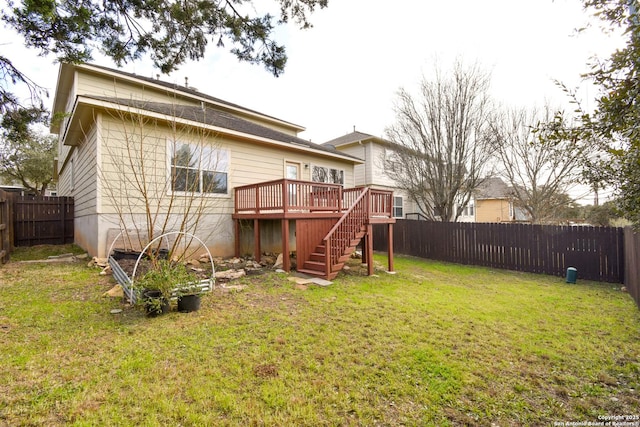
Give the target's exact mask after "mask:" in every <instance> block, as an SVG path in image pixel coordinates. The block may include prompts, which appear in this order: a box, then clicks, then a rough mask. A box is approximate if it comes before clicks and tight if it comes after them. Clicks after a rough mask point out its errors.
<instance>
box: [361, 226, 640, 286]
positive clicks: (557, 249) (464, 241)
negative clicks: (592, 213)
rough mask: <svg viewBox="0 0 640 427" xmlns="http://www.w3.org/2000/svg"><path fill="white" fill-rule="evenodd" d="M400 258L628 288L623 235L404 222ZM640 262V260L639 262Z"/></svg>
mask: <svg viewBox="0 0 640 427" xmlns="http://www.w3.org/2000/svg"><path fill="white" fill-rule="evenodd" d="M386 233H387V230H386V227H375V228H374V239H373V241H374V243H375V245H376V247H375V249H376V250H380V251H386V250H387V248H386V245H387V239H386ZM393 237H394V239H393V245H394V252H396V253H402V254H406V255H413V256H417V257H421V258H429V259H435V260H440V261H450V262H455V263H459V264H470V265H481V266H486V267H493V268H501V269H507V270H516V271H525V272H531V273H541V274H550V275H555V276H561V277H562V276H564V275H565V274H566V269H567V268H568V267H575V268H576V269H577V270H578V277H579V278H582V279H586V280H597V281H603V282H613V283H623V280H624V265H625V258H624V244H623V241H624V235H623V229H621V228H613V227H584V226H579V227H570V226H547V225H530V224H486V223H442V222H430V221H412V220H398V221H397V222H396V225H395V227H394V233H393ZM636 259H637V258H636Z"/></svg>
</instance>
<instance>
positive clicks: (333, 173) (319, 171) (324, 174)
mask: <svg viewBox="0 0 640 427" xmlns="http://www.w3.org/2000/svg"><path fill="white" fill-rule="evenodd" d="M311 180H312V181H313V182H326V183H329V184H340V185H344V170H342V169H331V168H325V167H322V166H314V167H313V171H312V173H311Z"/></svg>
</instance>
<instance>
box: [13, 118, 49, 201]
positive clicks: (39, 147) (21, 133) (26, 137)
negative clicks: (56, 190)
mask: <svg viewBox="0 0 640 427" xmlns="http://www.w3.org/2000/svg"><path fill="white" fill-rule="evenodd" d="M43 114H44V113H43V111H42V110H40V109H19V110H12V111H9V112H7V113H5V114H4V116H3V117H2V133H1V134H0V138H1V141H0V142H1V144H0V176H1V177H2V178H4V179H5V180H6V181H8V182H17V183H20V184H21V185H22V186H23V187H24V188H26V189H27V190H29V192H32V193H35V194H38V195H44V194H45V191H46V190H47V188H48V187H49V184H50V183H51V181H52V180H53V159H54V157H55V154H56V148H57V147H56V138H55V137H54V136H53V135H45V134H44V133H42V132H40V131H38V130H36V129H35V124H36V123H39V122H42V121H43Z"/></svg>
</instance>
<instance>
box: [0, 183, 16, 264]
mask: <svg viewBox="0 0 640 427" xmlns="http://www.w3.org/2000/svg"><path fill="white" fill-rule="evenodd" d="M11 207H12V205H11V199H10V196H9V194H8V193H7V192H5V191H2V190H0V264H4V263H6V262H8V261H9V254H10V253H11V245H12V244H13V242H12V236H11V231H12V229H13V227H12V225H13V223H12V221H13V214H12V210H11Z"/></svg>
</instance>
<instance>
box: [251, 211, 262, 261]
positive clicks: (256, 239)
mask: <svg viewBox="0 0 640 427" xmlns="http://www.w3.org/2000/svg"><path fill="white" fill-rule="evenodd" d="M260 254H261V251H260V220H259V219H257V218H256V219H254V220H253V259H254V260H255V261H256V262H260Z"/></svg>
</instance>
